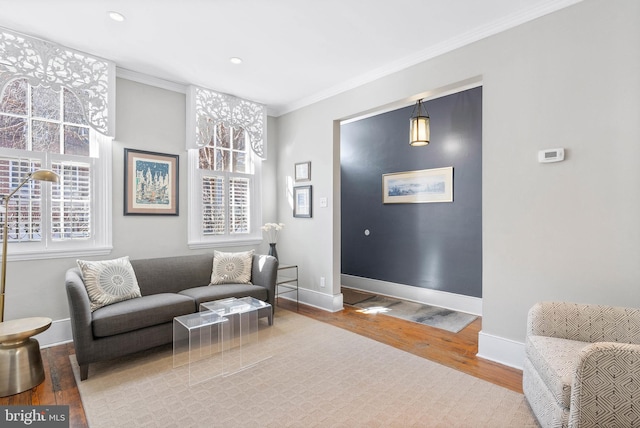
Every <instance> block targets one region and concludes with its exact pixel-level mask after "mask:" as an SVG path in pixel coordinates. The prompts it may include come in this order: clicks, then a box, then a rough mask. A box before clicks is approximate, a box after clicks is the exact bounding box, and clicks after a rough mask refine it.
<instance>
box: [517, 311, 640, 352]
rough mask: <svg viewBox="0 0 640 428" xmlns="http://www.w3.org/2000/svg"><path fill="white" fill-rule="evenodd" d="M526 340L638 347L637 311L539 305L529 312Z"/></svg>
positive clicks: (639, 326) (639, 332) (638, 321)
mask: <svg viewBox="0 0 640 428" xmlns="http://www.w3.org/2000/svg"><path fill="white" fill-rule="evenodd" d="M527 336H547V337H557V338H561V339H570V340H579V341H582V342H590V343H595V342H620V343H635V344H640V309H635V308H623V307H618V306H606V305H593V304H580V303H569V302H539V303H536V304H535V305H534V306H533V307H532V308H531V309H530V310H529V314H528V317H527Z"/></svg>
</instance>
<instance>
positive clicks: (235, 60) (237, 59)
mask: <svg viewBox="0 0 640 428" xmlns="http://www.w3.org/2000/svg"><path fill="white" fill-rule="evenodd" d="M229 61H231V64H242V58H238V57H237V56H234V57H233V58H229Z"/></svg>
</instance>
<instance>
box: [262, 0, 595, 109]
mask: <svg viewBox="0 0 640 428" xmlns="http://www.w3.org/2000/svg"><path fill="white" fill-rule="evenodd" d="M582 1H583V0H547V1H546V2H544V3H541V4H538V5H536V6H534V7H532V8H530V9H527V10H523V11H519V12H517V13H514V14H511V15H509V16H506V17H504V18H502V19H499V20H497V21H494V22H492V23H490V24H487V25H483V26H481V27H478V28H475V29H473V30H471V31H468V32H466V33H463V34H461V35H459V36H457V37H454V38H451V39H449V40H446V41H444V42H442V43H439V44H437V45H435V46H432V47H430V48H428V49H425V50H423V51H421V52H418V53H416V54H414V55H410V56H407V57H405V58H403V59H401V60H398V61H395V62H392V63H389V64H387V65H385V66H383V67H379V68H376V69H374V70H371V71H369V72H367V73H365V74H362V75H360V76H358V77H355V78H353V79H350V80H347V81H345V82H343V83H341V84H339V85H336V86H334V87H332V88H329V89H327V90H324V91H321V92H318V93H316V94H314V95H311V96H309V97H306V98H303V99H301V100H298V101H295V102H293V103H290V104H286V105H284V106H282V107H280V108H274V109H272V110H271V111H270V112H271V113H272V115H273V116H276V117H277V116H282V115H284V114H287V113H291V112H292V111H295V110H298V109H300V108H302V107H306V106H308V105H311V104H314V103H317V102H319V101H322V100H325V99H327V98H330V97H332V96H335V95H338V94H341V93H343V92H346V91H349V90H351V89H354V88H357V87H359V86H362V85H364V84H366V83H371V82H373V81H375V80H377V79H380V78H382V77H385V76H388V75H390V74H393V73H396V72H398V71H401V70H404V69H406V68H409V67H411V66H414V65H416V64H419V63H421V62H424V61H427V60H430V59H432V58H435V57H437V56H440V55H442V54H445V53H447V52H451V51H453V50H455V49H458V48H461V47H463V46H466V45H469V44H471V43H474V42H477V41H479V40H482V39H485V38H487V37H489V36H493V35H495V34H498V33H501V32H503V31H506V30H509V29H511V28H514V27H517V26H518V25H522V24H524V23H526V22H529V21H533V20H534V19H537V18H540V17H542V16H544V15H548V14H550V13H553V12H556V11H558V10H560V9H564V8H566V7H569V6H572V5H574V4H577V3H580V2H582Z"/></svg>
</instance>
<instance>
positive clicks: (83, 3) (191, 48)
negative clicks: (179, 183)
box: [0, 0, 581, 115]
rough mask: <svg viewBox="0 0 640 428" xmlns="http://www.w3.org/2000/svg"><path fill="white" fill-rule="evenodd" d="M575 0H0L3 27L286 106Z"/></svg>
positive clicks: (273, 107)
mask: <svg viewBox="0 0 640 428" xmlns="http://www.w3.org/2000/svg"><path fill="white" fill-rule="evenodd" d="M579 1H581V0H481V1H479V0H315V1H310V0H56V1H53V0H0V26H2V27H5V28H8V29H12V30H15V31H19V32H22V33H25V34H28V35H31V36H35V37H39V38H43V39H46V40H50V41H53V42H56V43H60V44H62V45H65V46H68V47H71V48H74V49H77V50H80V51H84V52H87V53H90V54H93V55H97V56H101V57H103V58H106V59H110V60H113V61H115V62H116V64H117V66H118V67H119V69H124V70H129V71H134V72H138V73H143V74H146V75H150V76H154V77H158V78H161V79H164V80H168V81H171V82H176V83H181V84H195V85H199V86H203V87H206V88H210V89H214V90H216V91H220V92H225V93H229V94H232V95H235V96H238V97H242V98H247V99H250V100H253V101H256V102H259V103H263V104H266V105H267V106H268V109H269V112H270V114H273V115H279V114H282V113H285V112H288V111H291V110H293V109H295V108H299V107H302V106H304V105H307V104H310V103H312V102H315V101H318V100H320V99H323V98H325V97H328V96H331V95H334V94H336V93H339V92H342V91H344V90H347V89H350V88H352V87H355V86H358V85H360V84H363V83H366V82H368V81H372V80H374V79H376V78H379V77H382V76H384V75H386V74H389V73H392V72H394V71H398V70H400V69H403V68H406V67H408V66H411V65H413V64H416V63H418V62H421V61H424V60H425V59H428V58H431V57H433V56H436V55H439V54H442V53H444V52H447V51H449V50H452V49H455V48H458V47H460V46H463V45H465V44H468V43H472V42H474V41H476V40H479V39H481V38H483V37H487V36H490V35H492V34H495V33H497V32H500V31H504V30H506V29H508V28H511V27H513V26H516V25H519V24H522V23H524V22H527V21H529V20H532V19H535V18H537V17H540V16H542V15H545V14H548V13H551V12H554V11H556V10H559V9H562V8H564V7H567V6H570V5H572V4H575V3H577V2H579ZM111 10H114V11H118V12H120V13H122V14H123V15H124V16H125V17H126V20H125V21H124V22H121V23H118V22H115V21H113V20H111V19H110V18H109V17H108V15H107V12H108V11H111ZM231 57H240V58H242V59H243V60H244V62H243V63H242V64H241V65H234V64H231V63H230V62H229V58H231Z"/></svg>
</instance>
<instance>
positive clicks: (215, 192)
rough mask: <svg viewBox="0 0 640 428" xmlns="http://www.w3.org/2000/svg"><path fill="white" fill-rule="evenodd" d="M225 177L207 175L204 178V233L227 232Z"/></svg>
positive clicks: (222, 233)
mask: <svg viewBox="0 0 640 428" xmlns="http://www.w3.org/2000/svg"><path fill="white" fill-rule="evenodd" d="M224 190H225V189H224V178H223V177H219V176H213V177H212V176H206V177H203V178H202V233H203V234H205V235H224V234H225V230H226V228H225V205H226V204H225V200H226V199H225V191H224Z"/></svg>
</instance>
